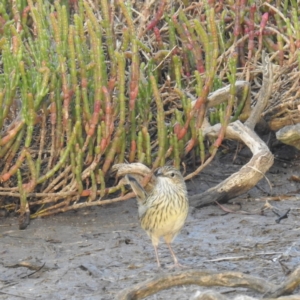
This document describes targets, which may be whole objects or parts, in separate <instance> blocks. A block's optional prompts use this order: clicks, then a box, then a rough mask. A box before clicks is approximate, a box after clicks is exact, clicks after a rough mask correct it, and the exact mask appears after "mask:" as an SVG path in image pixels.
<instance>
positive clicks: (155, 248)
mask: <svg viewBox="0 0 300 300" xmlns="http://www.w3.org/2000/svg"><path fill="white" fill-rule="evenodd" d="M153 247H154V250H155V256H156V261H157V266H158V267H159V268H160V261H159V258H158V252H157V246H156V245H153Z"/></svg>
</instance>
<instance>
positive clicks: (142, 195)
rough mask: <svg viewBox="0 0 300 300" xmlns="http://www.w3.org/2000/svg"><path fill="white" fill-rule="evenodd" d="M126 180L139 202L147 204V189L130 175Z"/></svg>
mask: <svg viewBox="0 0 300 300" xmlns="http://www.w3.org/2000/svg"><path fill="white" fill-rule="evenodd" d="M125 178H126V180H127V182H128V183H129V184H130V186H131V188H132V190H133V192H134V193H135V194H136V196H137V198H138V201H140V202H142V203H143V202H145V200H146V198H147V196H148V195H147V192H146V191H145V189H144V188H143V187H142V186H141V184H140V183H139V182H138V180H137V179H136V178H135V177H134V176H132V175H130V174H127V175H126V176H125Z"/></svg>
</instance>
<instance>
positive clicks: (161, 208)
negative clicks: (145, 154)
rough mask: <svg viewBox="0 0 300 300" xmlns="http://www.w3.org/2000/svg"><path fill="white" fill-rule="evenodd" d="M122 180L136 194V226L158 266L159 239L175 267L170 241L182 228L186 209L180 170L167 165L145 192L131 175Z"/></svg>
mask: <svg viewBox="0 0 300 300" xmlns="http://www.w3.org/2000/svg"><path fill="white" fill-rule="evenodd" d="M126 179H127V182H128V183H129V184H130V186H131V188H132V190H133V191H134V193H135V194H136V197H137V200H138V201H137V202H138V214H139V219H140V223H141V226H142V228H143V229H144V230H145V231H146V232H147V234H148V235H149V237H150V238H151V240H152V244H153V246H154V250H155V255H156V260H157V265H158V267H160V261H159V257H158V252H157V247H158V244H159V240H160V238H161V237H163V238H164V240H165V242H166V244H167V245H168V247H169V250H170V252H171V254H172V257H173V259H174V263H175V266H179V265H180V264H179V263H178V259H177V257H176V255H175V253H174V252H173V250H172V247H171V242H172V241H173V240H174V238H175V237H176V236H177V234H178V233H179V231H180V230H181V228H182V227H183V225H184V223H185V220H186V218H187V215H188V210H189V202H188V197H187V190H186V185H185V182H184V179H183V177H182V175H181V173H180V171H178V170H177V169H175V168H174V167H170V166H165V167H162V168H160V169H158V171H157V173H156V176H155V177H154V180H153V187H152V188H151V189H150V190H149V189H147V191H146V190H145V189H144V188H143V187H142V186H141V184H140V183H139V181H138V180H137V179H136V178H135V177H134V176H133V175H129V174H128V175H126Z"/></svg>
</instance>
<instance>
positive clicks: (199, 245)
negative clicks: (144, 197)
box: [0, 147, 300, 299]
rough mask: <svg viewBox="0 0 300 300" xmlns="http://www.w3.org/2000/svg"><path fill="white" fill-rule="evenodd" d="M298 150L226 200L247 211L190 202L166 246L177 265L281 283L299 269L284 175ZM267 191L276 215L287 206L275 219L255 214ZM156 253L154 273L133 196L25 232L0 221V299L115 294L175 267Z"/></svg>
mask: <svg viewBox="0 0 300 300" xmlns="http://www.w3.org/2000/svg"><path fill="white" fill-rule="evenodd" d="M296 155H297V152H295V151H294V150H292V149H291V148H289V147H281V148H280V149H279V150H278V151H277V152H276V159H275V164H274V166H273V167H272V168H271V170H270V171H269V173H268V174H267V175H266V178H265V179H263V180H261V181H260V182H259V183H258V185H257V186H256V187H255V188H253V189H252V190H251V191H249V192H248V194H245V195H243V196H242V197H238V198H236V199H234V200H232V201H231V204H227V205H225V206H226V208H229V209H231V210H243V211H247V212H250V213H252V214H249V215H245V214H240V213H226V212H224V211H223V210H222V209H220V208H219V207H218V206H216V205H211V206H207V207H204V208H201V209H195V208H193V207H191V208H190V214H189V217H188V219H187V222H186V225H185V227H184V229H183V230H182V232H181V234H180V235H179V236H178V237H177V238H176V240H175V241H174V243H173V249H174V251H175V253H176V254H177V256H178V257H179V259H180V262H181V263H182V264H184V265H186V266H187V267H190V268H194V269H199V270H211V271H215V272H221V271H239V272H244V273H247V274H251V275H254V276H258V277H262V278H264V279H266V280H270V281H271V282H273V283H280V282H282V280H284V279H285V278H286V275H287V274H288V272H290V271H292V270H293V269H294V268H295V267H296V266H299V265H300V208H299V189H300V183H299V182H295V181H291V180H290V177H291V175H296V176H299V175H300V174H299V162H298V161H297V157H296ZM248 156H249V155H248V154H247V151H246V150H245V151H244V153H243V151H241V152H240V153H239V155H238V156H237V158H236V159H233V157H234V154H232V155H224V157H222V156H219V157H218V158H217V159H216V160H215V161H214V163H213V164H211V165H210V166H209V167H208V168H207V169H205V170H204V172H202V173H201V174H200V175H199V176H198V177H196V178H194V179H193V181H190V182H188V190H189V195H193V194H196V193H200V192H202V191H204V190H206V189H208V188H209V187H211V186H214V185H216V184H217V183H219V182H221V181H222V180H224V179H225V178H226V177H228V176H229V175H230V174H232V173H233V172H236V171H238V170H239V168H240V167H241V165H243V164H244V163H245V162H246V161H247V159H248ZM286 157H289V158H292V159H293V160H292V161H290V160H287V159H286ZM233 160H234V163H233ZM268 181H269V182H268ZM269 183H270V184H271V185H272V188H271V187H270V185H269ZM288 193H290V194H289V195H293V197H291V198H289V197H287V196H286V195H287V194H288ZM269 196H281V197H280V200H279V201H271V200H270V201H269V204H270V205H272V206H273V207H275V208H277V211H278V212H279V213H280V214H283V213H285V212H286V210H288V209H291V211H290V213H289V216H288V218H286V219H283V220H281V222H280V223H276V219H277V218H278V216H276V215H275V214H274V212H272V210H271V209H268V210H265V212H264V214H263V215H262V214H261V209H262V207H263V206H264V205H265V203H266V199H265V197H269ZM159 255H160V259H161V263H162V264H163V268H162V269H161V270H158V269H157V267H156V261H155V255H154V250H153V248H152V245H151V242H150V240H149V238H148V236H147V235H146V234H145V232H143V230H142V229H141V228H140V227H139V224H138V219H137V206H136V202H135V200H134V199H131V200H129V201H126V202H121V203H117V204H114V205H107V206H104V207H96V208H90V209H83V210H80V211H77V212H69V213H65V214H60V215H56V216H53V217H49V218H45V219H36V220H32V221H31V223H30V225H29V227H28V228H27V229H26V230H23V231H20V230H18V219H17V217H13V216H10V217H8V218H3V217H0V299H115V296H116V293H118V292H119V291H121V290H122V289H124V288H128V287H130V286H133V285H135V284H137V283H140V282H142V281H145V280H148V279H151V278H153V277H154V276H156V275H157V274H160V273H170V272H174V271H173V270H170V269H169V268H168V266H169V265H172V257H171V256H170V254H169V251H168V249H167V247H166V245H165V244H164V243H161V244H160V246H159ZM204 289H205V288H203V287H197V286H180V287H177V288H172V289H170V290H167V291H162V292H160V293H158V294H157V295H154V296H151V297H149V298H148V299H189V298H190V297H191V296H192V295H193V294H195V291H197V290H204ZM210 289H213V288H210ZM218 290H219V291H221V292H224V293H226V294H227V296H228V297H230V295H232V297H233V295H236V294H248V295H253V296H255V295H256V296H257V297H259V296H261V295H258V294H257V293H253V292H249V291H247V290H245V289H233V288H222V289H218ZM298 292H299V290H298Z"/></svg>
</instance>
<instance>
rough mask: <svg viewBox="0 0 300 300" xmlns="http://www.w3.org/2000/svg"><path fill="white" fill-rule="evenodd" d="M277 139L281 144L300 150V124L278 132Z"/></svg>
mask: <svg viewBox="0 0 300 300" xmlns="http://www.w3.org/2000/svg"><path fill="white" fill-rule="evenodd" d="M276 138H277V140H279V141H280V142H282V143H284V144H287V145H291V146H294V147H295V148H297V149H299V150H300V124H296V125H290V126H285V127H283V128H282V129H280V130H278V131H277V132H276Z"/></svg>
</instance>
